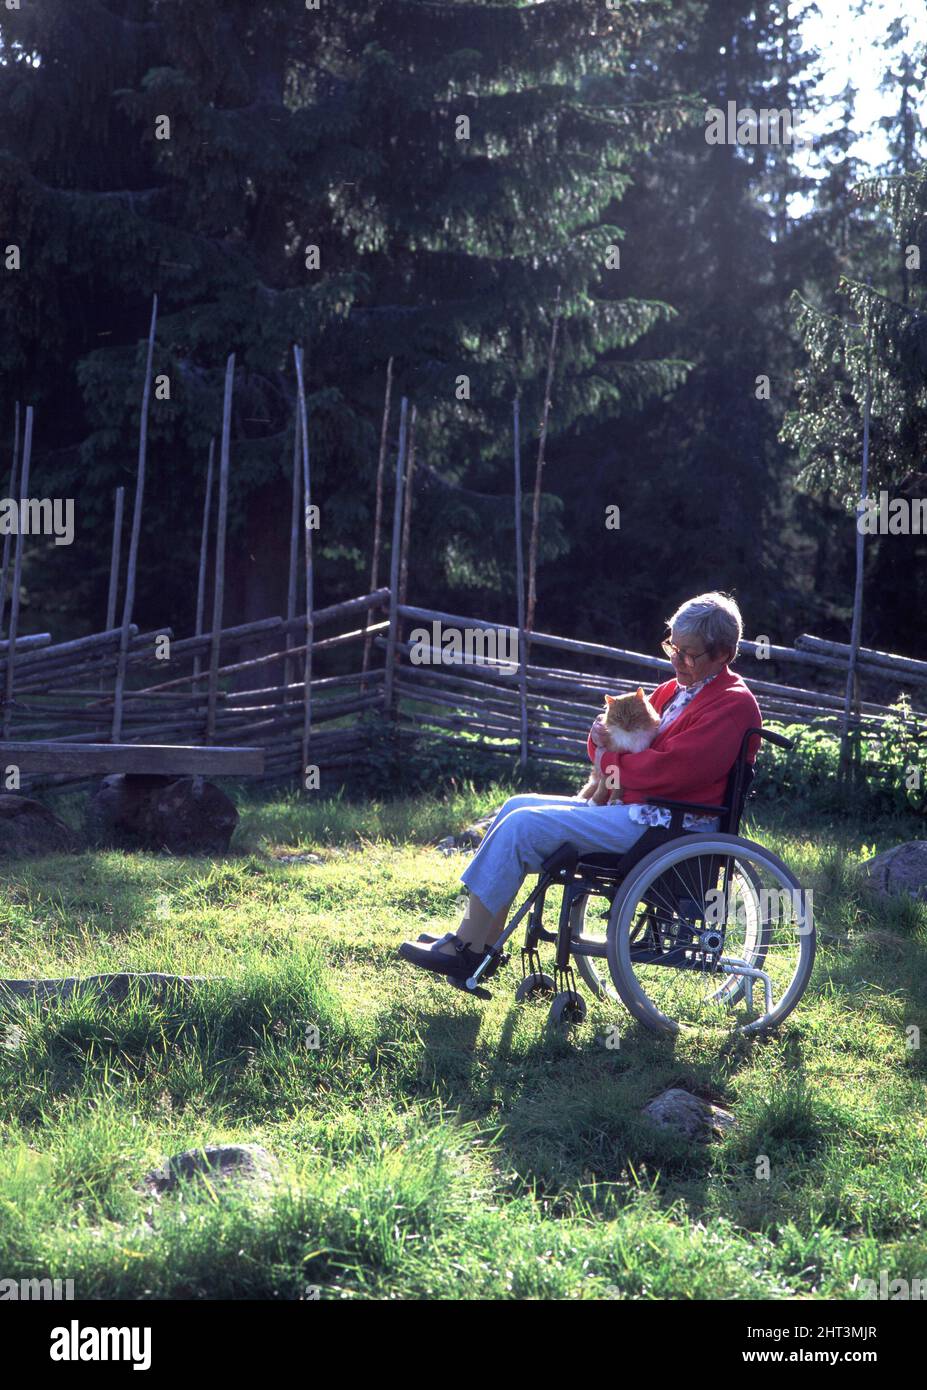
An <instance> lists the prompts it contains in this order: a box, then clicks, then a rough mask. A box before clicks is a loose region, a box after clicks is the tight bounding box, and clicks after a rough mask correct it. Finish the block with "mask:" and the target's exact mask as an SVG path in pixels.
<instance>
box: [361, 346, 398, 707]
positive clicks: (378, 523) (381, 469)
mask: <svg viewBox="0 0 927 1390" xmlns="http://www.w3.org/2000/svg"><path fill="white" fill-rule="evenodd" d="M392 396H393V359H392V358H390V359H389V361H388V362H387V364H386V395H385V396H384V398H383V421H382V423H381V425H380V456H379V458H378V459H377V500H376V510H375V512H374V517H373V559H372V561H371V563H370V592H371V593H373V591H374V590H375V589H376V587H377V582H378V576H379V573H380V532H381V529H382V517H383V475H384V473H385V471H386V440H387V435H388V433H389V413H390V403H391V401H392ZM369 617H370V615H369V614H368V615H367V618H366V619H365V621H364V626H365V627H366V626H367V622H368V621H369ZM369 665H370V638H367V640H366V641H365V642H364V656H363V660H362V662H361V671H362V672H365V671H366V670H367V668H368V666H369ZM366 688H367V686H366V683H365V682H363V681H362V682H361V690H366Z"/></svg>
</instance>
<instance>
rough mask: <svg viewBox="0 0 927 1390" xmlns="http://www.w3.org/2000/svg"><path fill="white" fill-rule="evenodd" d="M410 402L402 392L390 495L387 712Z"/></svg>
mask: <svg viewBox="0 0 927 1390" xmlns="http://www.w3.org/2000/svg"><path fill="white" fill-rule="evenodd" d="M408 404H409V400H408V397H407V396H403V398H402V405H401V408H400V412H399V449H398V450H397V453H396V495H395V497H394V498H393V547H392V552H391V554H390V564H389V640H388V642H387V648H386V681H385V685H384V693H383V706H384V709H385V710H386V712H387V713H388V714H389V713H392V709H393V671H394V667H395V665H396V642H397V640H398V635H399V633H398V627H399V612H398V604H399V534H400V526H401V523H402V475H403V465H404V463H405V454H406V410H407V407H408Z"/></svg>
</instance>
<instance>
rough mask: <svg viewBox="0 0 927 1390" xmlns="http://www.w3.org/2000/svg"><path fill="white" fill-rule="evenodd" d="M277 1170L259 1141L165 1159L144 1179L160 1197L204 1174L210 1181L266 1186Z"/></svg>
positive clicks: (189, 1151)
mask: <svg viewBox="0 0 927 1390" xmlns="http://www.w3.org/2000/svg"><path fill="white" fill-rule="evenodd" d="M276 1172H277V1161H276V1159H275V1158H273V1157H272V1156H271V1154H269V1153H268V1152H267V1150H266V1149H264V1148H262V1147H261V1145H260V1144H208V1145H206V1147H205V1148H201V1149H185V1150H184V1152H183V1153H179V1154H174V1155H173V1157H171V1158H167V1159H165V1160H164V1162H163V1163H162V1164H161V1166H160V1167H159V1168H153V1169H152V1170H151V1172H150V1173H146V1174H145V1180H144V1181H145V1186H146V1188H147V1189H148V1191H149V1192H151V1193H152V1194H153V1195H155V1196H158V1197H160V1196H161V1195H162V1194H163V1193H165V1192H173V1191H174V1190H175V1188H176V1187H177V1186H178V1185H179V1184H180V1183H181V1182H185V1181H190V1180H192V1179H194V1178H202V1177H205V1178H208V1179H209V1181H210V1182H214V1181H216V1180H217V1179H218V1180H220V1181H223V1182H224V1181H227V1180H228V1179H230V1178H235V1179H239V1180H247V1181H248V1182H254V1183H257V1184H258V1185H259V1186H265V1185H267V1184H268V1183H270V1182H271V1181H272V1180H273V1179H274V1177H275V1176H276Z"/></svg>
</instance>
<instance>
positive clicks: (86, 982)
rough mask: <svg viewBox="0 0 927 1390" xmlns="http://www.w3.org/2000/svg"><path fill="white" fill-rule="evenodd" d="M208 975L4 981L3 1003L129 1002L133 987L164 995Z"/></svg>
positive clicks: (152, 974)
mask: <svg viewBox="0 0 927 1390" xmlns="http://www.w3.org/2000/svg"><path fill="white" fill-rule="evenodd" d="M208 978H209V977H208V976H206V975H161V974H158V973H156V972H154V971H149V972H148V973H143V974H133V973H132V972H131V971H119V972H117V973H116V974H111V975H83V976H81V975H69V976H67V977H65V978H63V979H57V980H0V1004H2V1003H3V1002H4V1000H9V999H68V998H70V997H71V996H72V995H74V994H94V993H97V994H100V995H103V996H104V997H105V998H107V999H110V1000H115V1001H118V1000H121V999H125V998H126V997H127V996H128V994H129V991H130V990H131V989H132V986H133V984H134V985H137V986H138V989H139V991H144V992H146V993H153V994H161V993H166V992H167V991H168V990H171V989H186V988H192V987H193V986H194V985H197V984H201V983H202V982H203V981H204V980H206V979H208Z"/></svg>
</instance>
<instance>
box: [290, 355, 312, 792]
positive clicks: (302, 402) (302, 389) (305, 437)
mask: <svg viewBox="0 0 927 1390" xmlns="http://www.w3.org/2000/svg"><path fill="white" fill-rule="evenodd" d="M293 356H294V358H295V361H296V387H297V392H298V396H299V433H300V441H301V444H302V455H303V508H304V510H303V518H304V526H303V535H304V537H305V547H306V650H305V653H304V655H303V691H304V694H303V698H304V701H305V703H304V705H303V742H302V762H301V764H300V767H301V772H300V776H301V778H302V779H303V785H304V786H305V778H306V773H307V770H308V764H309V739H310V735H311V732H312V524H311V522H312V514H311V510H310V508H311V504H312V495H311V491H310V488H309V429H308V424H307V421H306V386H305V382H304V380H303V350H302V348H301V347H297V346H296V344H294V345H293Z"/></svg>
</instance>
